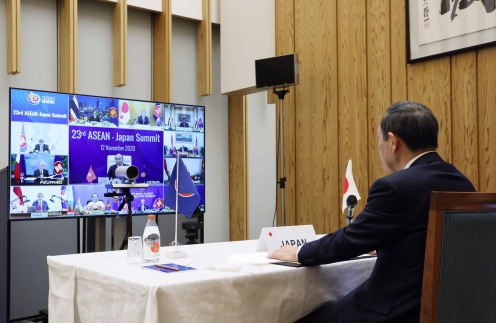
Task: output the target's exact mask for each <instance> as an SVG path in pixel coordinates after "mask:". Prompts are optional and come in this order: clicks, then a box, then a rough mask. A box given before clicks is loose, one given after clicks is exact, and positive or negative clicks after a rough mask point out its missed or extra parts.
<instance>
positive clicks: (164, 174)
mask: <svg viewBox="0 0 496 323" xmlns="http://www.w3.org/2000/svg"><path fill="white" fill-rule="evenodd" d="M9 124H10V131H9V133H10V140H9V142H10V158H9V159H10V160H9V165H10V213H9V216H10V219H11V220H25V219H43V218H47V219H48V218H64V217H66V218H70V217H75V216H83V217H88V216H91V217H93V216H119V215H121V214H127V205H125V206H124V209H122V210H121V211H118V208H119V205H120V204H121V202H122V197H110V198H109V197H104V193H107V192H112V188H111V185H109V184H112V183H116V182H119V181H121V179H118V178H117V179H115V178H114V177H115V176H112V175H113V171H115V168H116V165H134V166H136V167H138V169H139V171H140V175H139V176H138V178H137V180H136V183H147V184H149V187H148V188H140V189H132V190H131V193H132V194H133V196H134V201H133V202H132V211H133V213H134V214H148V213H173V212H174V211H173V210H172V209H171V208H168V207H167V206H165V205H164V197H165V193H166V191H167V188H168V186H169V178H170V176H171V172H172V169H173V168H174V165H175V163H176V156H177V155H179V156H180V157H181V158H182V160H183V162H184V164H185V165H186V167H187V168H188V171H189V173H190V175H191V179H192V181H193V182H194V184H195V186H196V187H197V189H198V193H199V194H200V197H201V199H200V209H202V211H204V210H205V107H204V106H193V105H187V104H176V103H165V102H152V101H141V100H130V99H122V98H109V97H100V96H86V95H78V94H70V93H60V92H46V91H37V90H29V89H19V88H10V123H9Z"/></svg>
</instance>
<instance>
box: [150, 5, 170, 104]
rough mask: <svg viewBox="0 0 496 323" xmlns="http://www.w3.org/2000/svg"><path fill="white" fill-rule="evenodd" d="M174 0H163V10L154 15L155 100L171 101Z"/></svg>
mask: <svg viewBox="0 0 496 323" xmlns="http://www.w3.org/2000/svg"><path fill="white" fill-rule="evenodd" d="M171 2H172V0H162V9H163V10H162V12H160V13H156V14H154V17H153V100H155V101H162V102H171V99H172V97H171V94H172V14H171V12H172V11H171Z"/></svg>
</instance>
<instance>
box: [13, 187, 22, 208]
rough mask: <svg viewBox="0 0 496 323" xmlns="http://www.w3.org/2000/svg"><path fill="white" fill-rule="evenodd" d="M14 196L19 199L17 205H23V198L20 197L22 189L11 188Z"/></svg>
mask: <svg viewBox="0 0 496 323" xmlns="http://www.w3.org/2000/svg"><path fill="white" fill-rule="evenodd" d="M12 191H13V192H14V194H15V195H16V196H17V197H18V198H19V205H24V198H23V197H22V189H21V188H20V187H19V186H14V187H13V188H12Z"/></svg>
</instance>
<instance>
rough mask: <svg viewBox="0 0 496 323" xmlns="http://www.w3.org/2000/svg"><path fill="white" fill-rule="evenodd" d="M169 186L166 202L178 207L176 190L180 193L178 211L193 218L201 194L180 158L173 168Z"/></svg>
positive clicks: (170, 205)
mask: <svg viewBox="0 0 496 323" xmlns="http://www.w3.org/2000/svg"><path fill="white" fill-rule="evenodd" d="M178 166H179V179H177V167H178ZM169 183H170V184H169V188H168V189H167V192H166V193H165V201H164V204H165V205H167V206H168V207H170V208H171V209H173V210H175V209H176V190H177V192H179V193H178V195H179V196H178V207H177V212H178V213H181V214H183V215H185V216H186V217H188V218H191V217H192V215H193V213H194V212H195V209H196V208H197V206H198V205H199V204H200V194H198V190H197V189H196V186H195V184H193V181H192V180H191V176H190V174H189V172H188V169H187V168H186V165H184V162H183V161H182V159H181V158H179V162H176V165H175V166H174V169H173V170H172V173H171V177H170V181H169Z"/></svg>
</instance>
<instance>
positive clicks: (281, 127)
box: [273, 88, 289, 226]
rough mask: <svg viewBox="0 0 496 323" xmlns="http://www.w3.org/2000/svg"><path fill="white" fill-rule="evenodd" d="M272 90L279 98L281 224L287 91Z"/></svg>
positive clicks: (284, 219) (284, 222)
mask: <svg viewBox="0 0 496 323" xmlns="http://www.w3.org/2000/svg"><path fill="white" fill-rule="evenodd" d="M273 92H274V93H275V94H277V97H278V98H279V175H280V176H281V177H280V178H279V181H278V182H277V184H279V192H280V195H281V199H280V203H281V206H280V208H279V210H280V212H281V226H285V225H286V217H285V213H284V188H285V187H286V177H284V122H283V121H284V118H283V105H284V96H285V95H286V93H288V92H289V90H287V89H286V88H283V89H282V90H276V88H274V89H273Z"/></svg>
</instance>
